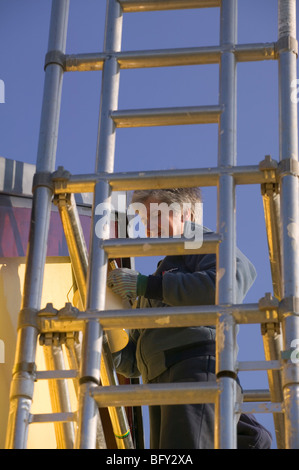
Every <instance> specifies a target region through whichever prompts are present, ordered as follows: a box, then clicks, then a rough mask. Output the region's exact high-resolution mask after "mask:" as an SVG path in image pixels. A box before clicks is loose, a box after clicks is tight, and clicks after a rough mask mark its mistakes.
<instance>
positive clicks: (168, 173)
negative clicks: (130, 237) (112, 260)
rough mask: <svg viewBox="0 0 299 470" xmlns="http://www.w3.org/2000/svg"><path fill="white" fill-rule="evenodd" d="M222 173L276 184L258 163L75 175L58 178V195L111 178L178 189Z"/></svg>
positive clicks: (125, 187)
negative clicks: (223, 166) (60, 179)
mask: <svg viewBox="0 0 299 470" xmlns="http://www.w3.org/2000/svg"><path fill="white" fill-rule="evenodd" d="M221 173H225V174H229V175H233V176H234V180H235V184H263V183H275V182H276V175H275V172H273V175H271V176H268V174H267V175H266V176H265V174H264V172H263V171H260V169H259V166H258V165H247V166H236V167H234V168H222V169H221V170H219V168H217V167H216V168H215V167H211V168H192V169H182V170H161V171H158V170H151V171H146V172H144V171H128V172H120V173H113V174H111V175H110V174H107V173H104V174H100V173H99V174H97V175H95V174H85V175H71V176H70V177H69V178H68V179H67V180H65V181H54V182H53V184H54V192H55V194H65V193H81V192H93V191H94V186H95V184H96V182H97V181H99V180H104V181H106V180H107V181H109V182H110V186H111V187H112V189H113V191H131V190H132V189H155V188H177V187H178V186H179V185H181V186H182V185H184V186H185V187H193V186H217V184H218V179H219V176H220V174H221Z"/></svg>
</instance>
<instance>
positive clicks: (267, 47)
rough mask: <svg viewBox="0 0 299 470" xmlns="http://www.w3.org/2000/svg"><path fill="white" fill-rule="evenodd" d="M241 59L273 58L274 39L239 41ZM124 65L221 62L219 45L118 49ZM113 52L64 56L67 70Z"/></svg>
mask: <svg viewBox="0 0 299 470" xmlns="http://www.w3.org/2000/svg"><path fill="white" fill-rule="evenodd" d="M234 52H235V55H236V59H237V61H238V62H250V61H262V60H274V59H276V57H277V54H276V50H275V43H256V44H239V45H236V46H235V47H234ZM113 56H114V57H115V58H116V59H117V61H118V64H119V66H120V68H121V69H123V70H128V69H140V68H149V67H180V66H188V65H208V64H219V63H220V58H221V47H220V46H207V47H188V48H174V49H157V50H141V51H122V52H116V53H114V54H113ZM107 57H109V58H110V57H111V54H109V55H107V54H105V53H81V54H68V55H66V56H65V71H66V72H91V71H99V70H102V69H103V65H104V62H105V60H106V58H107Z"/></svg>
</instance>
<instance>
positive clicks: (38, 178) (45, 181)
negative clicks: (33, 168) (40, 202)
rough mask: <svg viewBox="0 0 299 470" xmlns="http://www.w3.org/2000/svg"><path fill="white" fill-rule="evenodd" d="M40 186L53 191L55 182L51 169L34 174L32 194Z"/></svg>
mask: <svg viewBox="0 0 299 470" xmlns="http://www.w3.org/2000/svg"><path fill="white" fill-rule="evenodd" d="M38 187H43V188H49V189H50V190H51V191H52V193H53V189H54V188H53V183H52V178H51V173H50V172H49V171H39V172H37V173H35V174H34V176H33V182H32V194H33V193H34V191H35V190H36V188H38Z"/></svg>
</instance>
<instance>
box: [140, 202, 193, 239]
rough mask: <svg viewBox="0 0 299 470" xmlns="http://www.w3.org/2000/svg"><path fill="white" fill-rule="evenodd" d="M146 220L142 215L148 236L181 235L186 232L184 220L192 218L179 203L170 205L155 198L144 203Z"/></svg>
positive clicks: (166, 236) (165, 236)
mask: <svg viewBox="0 0 299 470" xmlns="http://www.w3.org/2000/svg"><path fill="white" fill-rule="evenodd" d="M143 204H144V206H145V209H146V220H145V219H144V217H143V216H141V220H142V222H143V224H144V225H145V229H146V234H147V236H148V237H153V238H154V237H158V238H161V237H162V238H168V237H175V236H177V237H180V236H181V235H182V234H183V232H184V222H185V221H186V220H190V213H187V214H183V211H182V210H181V207H180V206H179V205H178V204H171V205H168V204H166V203H165V202H164V203H163V202H161V201H158V200H157V199H155V198H149V199H147V200H146V201H145V202H144V203H143Z"/></svg>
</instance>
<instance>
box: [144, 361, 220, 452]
mask: <svg viewBox="0 0 299 470" xmlns="http://www.w3.org/2000/svg"><path fill="white" fill-rule="evenodd" d="M214 371H215V358H214V357H212V356H204V357H193V358H189V359H186V360H183V361H180V362H178V363H177V364H174V365H172V366H171V367H169V368H168V369H167V370H166V371H165V372H163V374H161V375H159V376H158V377H156V378H155V379H154V380H152V381H151V383H171V382H207V381H213V382H215V380H216V376H215V373H214ZM149 417H150V447H151V449H213V448H214V404H195V405H161V406H150V407H149Z"/></svg>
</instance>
